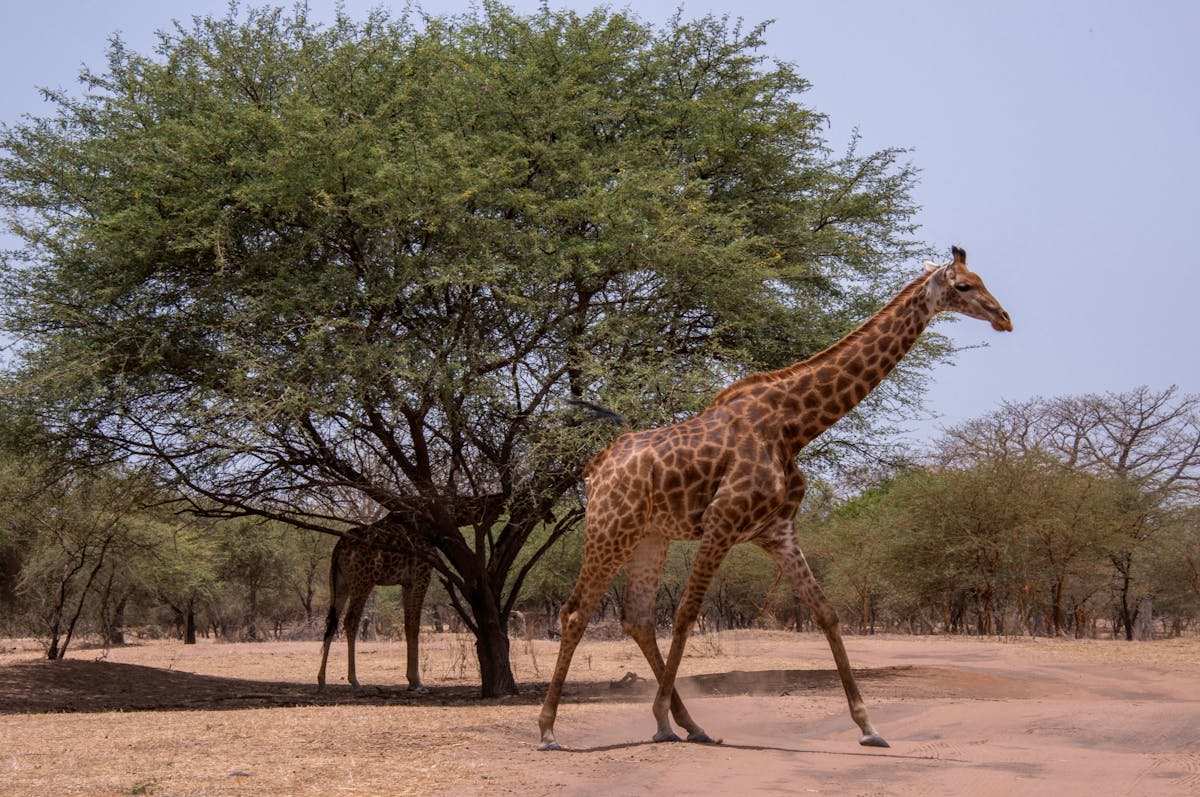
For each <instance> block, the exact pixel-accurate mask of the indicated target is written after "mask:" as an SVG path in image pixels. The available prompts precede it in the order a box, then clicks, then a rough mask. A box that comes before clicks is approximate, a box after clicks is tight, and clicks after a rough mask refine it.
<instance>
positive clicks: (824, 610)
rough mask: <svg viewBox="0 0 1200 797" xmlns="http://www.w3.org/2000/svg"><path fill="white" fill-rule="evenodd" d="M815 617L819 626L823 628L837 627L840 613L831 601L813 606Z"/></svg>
mask: <svg viewBox="0 0 1200 797" xmlns="http://www.w3.org/2000/svg"><path fill="white" fill-rule="evenodd" d="M813 619H814V620H816V623H817V627H818V628H820V629H821V630H823V631H824V630H828V629H830V628H837V626H838V613H837V609H835V608H833V604H831V603H828V602H826V603H823V604H821V605H818V606H814V607H813Z"/></svg>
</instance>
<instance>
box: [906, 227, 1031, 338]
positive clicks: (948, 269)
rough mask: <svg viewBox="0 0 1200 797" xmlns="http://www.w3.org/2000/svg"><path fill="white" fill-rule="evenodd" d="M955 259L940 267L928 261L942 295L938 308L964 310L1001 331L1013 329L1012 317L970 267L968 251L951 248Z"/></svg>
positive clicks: (937, 289)
mask: <svg viewBox="0 0 1200 797" xmlns="http://www.w3.org/2000/svg"><path fill="white" fill-rule="evenodd" d="M950 252H951V260H950V262H949V263H946V264H944V265H941V266H939V265H938V264H937V263H934V262H932V261H930V260H926V261H925V271H926V272H928V273H929V274H931V276H930V278H929V281H930V282H932V283H933V287H934V290H935V295H937V296H939V299H938V310H946V311H949V312H953V313H962V314H963V315H966V316H970V317H971V318H978V319H980V320H981V321H987V322H988V323H990V324H991V325H992V329H995V330H996V331H998V332H1012V328H1013V325H1012V319H1010V318H1009V317H1008V313H1006V312H1005V311H1004V308H1003V307H1001V306H1000V302H998V301H996V297H995V296H992V294H991V293H989V292H988V289H987V287H986V286H985V285H984V284H983V280H981V279H980V278H979V275H978V274H976V273H975V272H973V271H969V270H968V269H967V253H966V251H965V250H964V249H961V248H960V247H957V246H955V247H951V249H950Z"/></svg>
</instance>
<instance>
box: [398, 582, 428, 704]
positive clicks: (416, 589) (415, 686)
mask: <svg viewBox="0 0 1200 797" xmlns="http://www.w3.org/2000/svg"><path fill="white" fill-rule="evenodd" d="M428 587H429V571H428V569H426V570H425V571H424V573H423V574H422V573H418V574H417V576H416V577H415V578H414V579H413V580H412V582H411V583H409V584H405V585H404V587H403V589H404V642H405V645H406V646H407V661H406V666H407V676H408V688H409V690H411V691H414V692H427V691H429V690H428V689H426V688H425V684H423V683H421V666H420V665H421V663H420V644H419V641H420V634H421V609H422V607H423V606H424V605H425V591H426V589H428Z"/></svg>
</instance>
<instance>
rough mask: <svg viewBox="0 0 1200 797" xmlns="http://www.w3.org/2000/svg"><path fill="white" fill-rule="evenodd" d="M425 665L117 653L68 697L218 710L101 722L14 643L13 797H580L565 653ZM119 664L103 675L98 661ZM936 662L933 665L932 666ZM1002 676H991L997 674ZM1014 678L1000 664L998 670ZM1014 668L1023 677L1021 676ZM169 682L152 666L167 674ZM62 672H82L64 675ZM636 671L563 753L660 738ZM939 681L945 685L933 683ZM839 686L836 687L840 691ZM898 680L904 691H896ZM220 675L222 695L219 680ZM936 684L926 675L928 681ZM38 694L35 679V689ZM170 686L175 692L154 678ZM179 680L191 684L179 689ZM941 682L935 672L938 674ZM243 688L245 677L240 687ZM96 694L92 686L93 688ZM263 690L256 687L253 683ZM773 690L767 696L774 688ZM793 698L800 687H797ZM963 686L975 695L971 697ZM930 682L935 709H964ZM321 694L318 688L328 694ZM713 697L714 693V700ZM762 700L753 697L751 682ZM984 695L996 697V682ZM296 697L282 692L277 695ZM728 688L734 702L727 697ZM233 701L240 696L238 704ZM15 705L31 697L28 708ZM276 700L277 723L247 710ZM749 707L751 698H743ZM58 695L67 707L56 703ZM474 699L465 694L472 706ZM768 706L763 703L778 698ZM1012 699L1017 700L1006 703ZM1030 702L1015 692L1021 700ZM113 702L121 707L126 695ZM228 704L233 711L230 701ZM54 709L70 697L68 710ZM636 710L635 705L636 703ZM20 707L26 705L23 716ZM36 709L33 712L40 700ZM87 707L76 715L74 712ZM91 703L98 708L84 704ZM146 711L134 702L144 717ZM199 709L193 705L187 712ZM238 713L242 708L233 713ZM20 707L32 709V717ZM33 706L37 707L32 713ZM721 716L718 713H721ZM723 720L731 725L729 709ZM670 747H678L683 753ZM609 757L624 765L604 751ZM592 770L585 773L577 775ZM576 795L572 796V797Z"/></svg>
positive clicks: (802, 711)
mask: <svg viewBox="0 0 1200 797" xmlns="http://www.w3.org/2000/svg"><path fill="white" fill-rule="evenodd" d="M423 642H424V650H423V652H422V672H423V677H424V678H425V680H426V682H427V683H429V684H431V685H433V687H434V689H433V693H432V694H431V695H429V696H425V697H421V698H413V697H411V696H408V695H407V694H406V693H403V691H402V685H403V684H404V683H405V679H404V665H405V662H404V646H403V644H401V643H394V642H380V643H365V644H362V645H360V647H359V657H358V673H359V678H360V680H361V681H362V682H363V684H364V685H365V686H366V687H367V688H366V689H364V690H363V694H362V695H360V696H355V695H352V694H351V693H350V691H349V689H348V687H345V686H335V687H332V688H331V689H330V690H327V694H329V693H332V694H333V696H334V699H333V700H331V702H333V703H337V704H334V705H320V704H316V703H317V701H316V700H315V699H310V698H315V688H314V687H315V675H316V666H317V663H318V657H319V643H315V642H280V643H265V644H237V645H235V644H218V643H213V642H201V644H198V645H195V646H183V645H181V644H179V643H177V642H151V643H147V644H144V645H134V646H129V647H125V648H120V649H114V650H111V651H108V652H107V653H105V652H103V651H99V650H76V651H74V652H73V654H72V655H71V656H70V657H69V658H70V659H72V660H74V662H75V665H76V666H78V667H79V668H80V669H79V673H81V675H79V676H78V678H77V679H76V680H80V681H83V682H79V683H71V684H67V685H66V686H65V687H63V688H66V689H69V690H74V692H75V693H77V694H76V697H77V698H78V699H80V700H83V698H84V697H85V696H86V695H84V693H86V692H87V691H88V690H89V689H94V688H98V686H97V685H96V683H94V680H95V678H96V677H97V674H98V673H112V672H114V671H115V672H117V673H118V674H122V675H121V677H122V678H126V676H125V675H123V674H125V673H128V676H127V678H126V680H124V681H121V680H118V681H117V682H115V683H106V686H105V688H106V689H108V690H116V694H117V695H118V697H119V695H120V694H121V692H120V690H121V689H126V690H128V692H127V693H128V694H129V695H131V696H132V695H137V694H139V693H142V692H145V691H147V690H151V689H160V690H163V691H164V697H163V701H164V702H163V705H176V706H177V705H180V703H178V702H174V703H173V702H172V701H171V697H177V698H180V699H186V698H189V697H190V698H191V699H195V700H200V699H201V696H200V695H199V694H197V693H193V694H190V695H188V694H184V695H174V696H170V695H167V694H165V693H166V692H170V691H171V690H172V689H174V690H177V691H182V692H193V690H195V692H199V691H200V690H210V691H211V694H208V695H207V697H206V699H207V700H208V701H209V702H206V703H204V704H203V705H205V707H206V710H200V711H194V710H166V711H164V710H141V711H98V712H90V713H22V709H20V707H19V706H20V702H19V698H20V697H21V695H22V694H25V695H26V696H27V697H29V699H30V700H31V701H33V699H34V698H35V697H36V696H37V693H39V692H45V690H43V689H41V688H40V687H39V685H38V683H36V679H37V678H44V677H46V676H48V675H49V674H52V673H53V672H56V671H55V670H53V669H52V668H61V665H62V664H67V665H71V664H72V662H70V661H68V662H64V663H60V664H55V663H42V662H40V661H39V656H40V650H39V649H38V648H37V646H36V645H35V644H33V643H32V642H30V641H28V640H25V641H22V640H17V641H13V640H5V641H3V643H2V644H0V680H3V679H5V678H7V680H3V683H0V689H7V697H8V701H9V702H8V703H6V705H7V706H8V708H7V709H5V711H6V713H3V714H0V739H2V740H3V741H2V743H0V783H3V784H4V786H3V788H2V789H0V791H3V792H4V793H5V794H9V795H14V796H15V795H45V794H87V795H131V794H157V795H183V796H185V797H190V796H192V795H209V794H214V795H215V794H221V795H238V794H254V795H265V794H356V795H370V794H423V795H424V794H450V793H453V794H483V793H487V794H510V793H511V794H516V793H521V794H526V795H527V794H537V793H546V794H549V793H556V792H561V791H562V790H563V787H571V788H575V789H576V791H578V788H577V787H578V782H579V779H580V778H586V777H587V773H586V772H585V771H572V770H571V769H570V768H568V769H567V770H558V769H555V767H559V766H562V765H564V764H566V763H568V762H570V761H571V759H564V758H554V757H547V756H546V754H539V753H537V752H536V751H535V750H534V745H535V743H536V740H537V738H536V737H537V733H536V728H537V711H538V704H539V702H540V693H541V690H542V688H543V686H542V685H544V683H545V681H546V680H548V678H549V669H550V668H551V667H552V666H553V662H554V659H555V656H556V653H557V643H554V642H551V641H547V640H534V641H532V642H531V643H530V642H527V641H524V640H514V642H513V649H512V658H513V667H514V670H515V674H516V676H517V679H518V681H519V682H521V683H522V684H523V689H522V694H521V695H518V696H516V697H514V698H510V699H506V700H491V701H479V700H474V699H471V698H470V697H469V695H470V694H472V693H473V691H474V689H475V687H476V684H477V676H476V674H475V672H474V668H475V662H474V641H473V640H472V639H470V638H469V637H466V636H460V635H452V634H429V635H427V636H426V638H425V640H423ZM848 645H849V647H850V651H851V657H852V659H854V661H855V664H856V665H857V666H860V667H862V668H864V669H869V668H873V667H880V668H882V669H880V671H879V677H878V678H877V679H875V680H870V678H869V674H868V680H865V681H864V684H866V686H865V687H864V688H865V689H866V690H867V692H868V695H869V697H870V698H871V699H872V700H873V701H875V702H885V701H889V700H901V699H905V697H906V696H907V694H908V693H907V691H906V690H909V689H910V688H911V687H912V686H913V685H915V684H916V680H915V679H917V677H918V676H921V673H923V672H925V671H921V672H915V671H914V672H902V671H899V670H897V671H896V672H894V673H892V674H891V675H889V674H888V673H889V672H890V671H886V670H887V668H888V667H895V666H896V662H903V661H906V660H907V659H909V658H911V655H912V652H913V651H919V652H920V653H921V655H922V657H923V658H924V659H925V660H926V661H935V662H936V661H939V660H942V659H945V660H952V659H958V658H962V657H964V655H965V656H966V657H967V658H970V657H984V658H986V659H987V660H988V661H989V662H992V661H995V662H999V663H1000V664H1003V663H1004V662H1016V663H1019V662H1024V661H1029V662H1050V661H1066V662H1080V663H1084V664H1096V665H1103V666H1105V667H1109V668H1115V669H1117V670H1119V669H1120V668H1124V667H1131V668H1132V667H1138V666H1144V665H1146V664H1147V663H1148V662H1153V663H1154V664H1155V665H1156V666H1157V667H1159V668H1160V669H1166V670H1180V671H1191V668H1194V667H1195V663H1196V662H1197V661H1200V640H1197V639H1194V638H1193V639H1185V640H1169V641H1163V642H1155V643H1140V644H1124V643H1115V642H1110V641H1081V642H1076V641H1061V640H1017V641H996V640H986V641H981V640H971V639H953V638H944V637H926V638H920V639H912V638H872V639H854V638H851V639H849V640H848ZM336 652H337V655H336V657H335V656H332V655H331V661H330V668H331V669H330V674H331V682H333V683H336V682H337V680H334V678H333V676H337V679H338V680H340V679H344V674H345V647H344V645H342V644H340V643H339V645H338V648H337V651H336ZM99 658H103V661H102V662H99V663H97V662H96V661H95V660H96V659H99ZM921 663H925V662H921ZM989 666H991V665H989ZM996 666H999V665H996ZM1004 666H1009V665H1004ZM830 667H831V662H830V660H829V654H828V648H827V647H826V646H825V643H824V640H823V639H822V638H820V637H818V636H814V635H798V634H790V633H783V632H778V633H776V632H727V633H723V634H720V635H712V636H710V637H709V638H705V637H697V638H695V639H693V641H692V643H691V645H690V652H689V654H688V656H687V658H686V659H685V661H684V665H683V672H685V673H686V674H687V675H689V676H697V675H703V674H724V675H723V676H722V678H725V680H724V681H722V682H721V683H722V684H724V687H722V686H721V684H717V685H715V686H713V685H712V683H715V682H712V683H710V682H709V681H704V680H703V679H694V680H693V681H692V685H691V686H690V687H689V688H690V689H691V692H692V694H691V695H689V692H688V691H686V690H685V688H684V686H683V685H682V684H681V692H682V693H683V694H684V695H685V697H691V696H694V695H695V694H696V692H698V691H701V690H702V689H703V690H707V691H703V692H702V693H701V695H700V696H701V697H703V695H705V694H708V695H711V694H727V693H729V692H728V689H729V688H730V685H732V684H735V683H741V682H736V679H734V678H733V676H735V675H737V674H739V673H741V672H744V671H749V672H755V671H763V672H768V673H769V672H773V673H776V674H777V675H778V673H780V672H784V673H795V672H796V671H801V670H821V671H828V670H829V669H830ZM151 668H152V669H151ZM62 671H66V668H63V669H62ZM626 672H634V673H637V674H638V675H639V676H640V677H641V678H643V679H648V678H649V677H650V673H649V669H648V667H647V665H646V664H645V661H644V660H643V659H642V658H641V655H640V653H638V651H637V649H636V647H635V646H634V645H633V644H632V643H630V642H628V641H625V640H621V641H586V640H585V642H584V644H583V645H581V646H580V649H579V651H578V652H577V654H576V657H575V661H574V663H573V665H572V670H571V678H570V680H569V682H568V683H569V688H568V698H569V700H570V702H568V703H566V704H564V706H563V709H562V712H561V713H560V721H559V730H560V738H561V737H562V736H563V735H564V734H566V733H570V734H571V736H572V737H573V738H574V737H583V738H587V737H589V736H594V735H595V733H594V731H589V730H588V729H596V728H611V727H616V726H618V725H623V724H630V723H634V724H635V725H636V727H634V728H632V729H631V730H630V731H629V736H630V738H634V739H637V738H642V737H645V736H648V735H649V731H650V730H651V725H650V719H649V713H648V706H646V705H645V703H646V697H645V695H646V688H647V687H645V686H643V688H642V689H641V690H640V691H635V692H633V693H630V694H629V695H624V694H620V693H616V692H614V693H613V696H612V697H606V693H605V690H607V688H608V686H607V685H608V682H610V681H614V680H617V679H619V678H621V677H622V676H623V675H624V674H625V673H626ZM928 672H929V673H933V672H934V671H933V670H929V671H928ZM827 675H828V672H825V674H824V676H827ZM824 676H822V678H820V679H814V680H812V681H811V682H807V681H806V682H804V683H803V684H802V687H801V688H788V689H779V688H778V687H777V683H778V681H776V682H775V683H776V686H769V687H766V688H768V689H776V691H775V692H773V694H774V695H775V697H772V698H769V700H771V701H772V702H771V703H770V705H771V711H773V712H775V711H777V712H778V713H779V714H780V715H782V716H788V717H801V716H803V717H808V718H812V717H814V716H815V717H822V716H831V717H837V716H838V715H839V714H840V713H844V706H845V703H844V700H843V698H842V696H841V693H840V688H839V687H838V686H837V683H836V679H835V678H832V679H831V678H827V677H824ZM893 676H894V677H893ZM201 677H206V678H209V679H211V680H203V679H202V678H201ZM921 677H924V676H921ZM29 678H33V679H35V680H34V681H33V682H31V681H28V680H25V681H22V680H21V679H29ZM160 678H161V679H162V681H161V684H159V683H157V681H156V683H155V684H151V683H150V682H151V680H155V679H160ZM172 678H176V679H180V680H171V679H172ZM930 678H933V675H930ZM231 679H240V680H238V681H236V682H235V681H233V680H231ZM89 681H91V682H92V683H91V684H90V685H89ZM247 682H249V683H250V685H249V686H248V685H247ZM764 683H765V682H764ZM788 683H789V684H793V683H799V682H796V681H794V679H793V681H789V682H788ZM962 683H965V682H960V683H959V685H958V687H956V688H958V689H960V691H961V690H962V689H963V688H964V687H963V686H962ZM931 684H932V681H931V682H930V683H927V684H925V685H924V687H922V688H923V689H924V692H923V693H927V694H942V693H944V694H953V692H951V691H949V690H948V689H947V690H945V691H944V692H938V691H937V690H938V689H940V688H941V687H940V686H938V685H936V684H933V685H931ZM310 685H312V686H310ZM710 686H711V688H710ZM743 686H744V684H743ZM969 687H970V688H971V689H977V688H988V687H986V683H985V682H984V681H973V682H970V684H969ZM276 688H278V691H275V692H271V690H272V689H276ZM722 688H725V689H726V690H727V691H725V692H722ZM222 690H224V691H223V692H222ZM14 693H15V696H14ZM267 693H270V694H269V696H270V697H271V699H270V700H268V701H267V702H266V703H265V704H266V705H268V706H270V707H266V708H245V707H241V706H245V705H254V704H253V703H252V702H251V703H247V702H246V698H247V697H248V696H249V697H251V698H254V697H259V698H261V697H262V696H263V694H267ZM741 693H742V694H749V692H746V691H744V690H743V691H742V692H741ZM50 694H51V697H54V696H55V695H57V694H58V693H57V692H52V693H50ZM464 694H465V695H468V697H464V696H463V695H464ZM760 694H761V692H760ZM997 694H1001V693H999V692H998V693H997ZM1014 694H1015V693H1014ZM109 697H110V698H111V697H112V695H111V694H110V695H109ZM223 698H227V699H226V700H225V702H222V699H223ZM54 699H58V698H57V697H56V698H54ZM629 700H633V701H635V702H633V703H630V702H623V701H629ZM14 701H16V702H14ZM31 705H33V703H32V702H31ZM68 705H75V704H73V703H72V704H68ZM79 705H86V703H79ZM131 705H132V704H131ZM182 705H187V703H186V700H184V702H183V703H182ZM224 705H230V706H239V707H238V708H231V709H226V710H223V709H222V707H223V706H224ZM14 706H15V708H14ZM28 710H29V709H26V711H28ZM706 713H708V714H711V713H713V709H712V707H711V706H707V707H706ZM718 713H719V712H718ZM668 747H669V746H668ZM594 755H595V756H599V757H601V758H603V757H604V756H605V755H608V756H610V757H611V756H612V755H616V753H605V751H604V749H597V750H596V751H595V753H594ZM630 755H631V756H632V758H634V759H636V760H637V761H640V762H645V764H646V765H647V766H650V765H654V762H656V761H661V760H669V759H664V758H663V757H664V756H667V755H669V753H668V752H664V750H663V746H661V745H659V746H653V745H651V746H648V747H639V748H637V751H636V755H635V754H632V753H631V754H630ZM575 763H576V764H577V763H578V762H575ZM572 766H573V765H572ZM568 790H569V789H568Z"/></svg>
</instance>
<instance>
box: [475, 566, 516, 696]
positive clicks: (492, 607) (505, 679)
mask: <svg viewBox="0 0 1200 797" xmlns="http://www.w3.org/2000/svg"><path fill="white" fill-rule="evenodd" d="M466 597H467V600H468V601H469V602H470V605H471V612H472V614H473V615H474V617H473V620H474V624H475V655H476V656H477V657H478V659H479V684H480V696H481V697H503V696H504V695H515V694H516V693H517V679H516V678H515V677H513V672H512V661H511V659H510V658H509V645H508V622H507V620H508V618H507V617H502V616H501V613H500V606H499V604H498V603H497V601H496V596H495V595H494V594H493V592H492V590H491V589H490V588H489V586H488V585H487V583H486V581H485V582H484V585H483V586H482V588H480V589H478V590H476V594H474V595H468V596H466Z"/></svg>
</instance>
